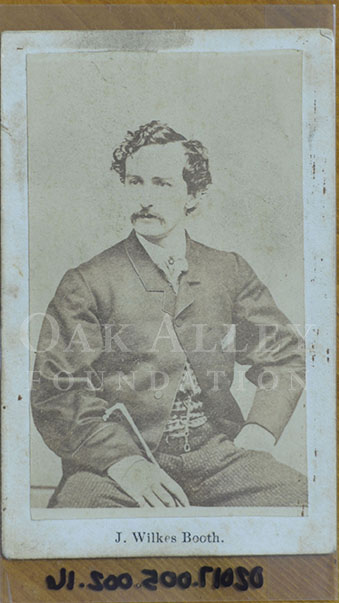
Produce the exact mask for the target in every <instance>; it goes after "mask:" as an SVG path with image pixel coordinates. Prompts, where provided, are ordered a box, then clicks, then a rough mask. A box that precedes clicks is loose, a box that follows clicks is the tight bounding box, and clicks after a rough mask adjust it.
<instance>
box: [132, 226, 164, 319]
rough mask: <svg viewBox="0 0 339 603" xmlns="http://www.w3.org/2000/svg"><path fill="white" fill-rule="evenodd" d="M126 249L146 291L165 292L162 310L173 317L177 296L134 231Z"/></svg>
mask: <svg viewBox="0 0 339 603" xmlns="http://www.w3.org/2000/svg"><path fill="white" fill-rule="evenodd" d="M125 249H126V253H127V256H128V258H129V260H130V262H131V264H132V266H133V268H134V270H135V272H136V273H137V275H138V277H139V278H140V280H141V282H142V284H143V286H144V287H145V289H146V291H158V292H163V293H164V296H163V306H162V309H163V311H164V312H167V313H168V314H172V315H173V313H174V307H175V297H176V295H175V293H174V291H173V289H172V287H171V286H170V284H169V283H168V282H167V280H166V278H165V277H164V275H163V274H162V272H161V270H159V268H158V267H157V266H156V265H155V264H154V262H153V261H152V260H151V258H150V256H149V255H148V253H147V251H146V250H145V249H144V247H143V246H142V245H141V243H140V241H139V240H138V237H137V236H136V234H135V231H134V230H132V232H131V234H130V235H129V236H128V237H127V239H126V240H125Z"/></svg>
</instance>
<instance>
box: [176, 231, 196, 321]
mask: <svg viewBox="0 0 339 603" xmlns="http://www.w3.org/2000/svg"><path fill="white" fill-rule="evenodd" d="M186 246H187V247H186V259H187V263H188V271H187V272H186V273H184V274H183V275H182V277H181V279H180V284H179V291H178V295H177V298H176V304H175V318H177V316H179V314H181V313H182V312H183V311H184V310H186V308H188V307H189V306H190V305H191V304H193V302H194V298H195V295H196V291H197V287H196V285H199V284H200V275H199V274H198V270H199V251H198V248H197V245H195V243H194V241H192V239H191V238H190V236H189V235H188V233H187V232H186Z"/></svg>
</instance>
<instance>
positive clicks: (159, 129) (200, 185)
mask: <svg viewBox="0 0 339 603" xmlns="http://www.w3.org/2000/svg"><path fill="white" fill-rule="evenodd" d="M169 142H181V143H182V145H183V147H184V148H185V149H186V151H185V155H186V165H185V166H184V168H183V171H182V176H183V179H184V180H185V182H186V185H187V193H188V194H189V195H193V196H194V197H196V195H197V194H198V193H205V192H206V190H207V187H208V185H209V184H211V182H212V178H211V174H210V172H209V168H208V157H207V150H206V148H205V147H204V146H203V145H202V144H201V142H199V140H187V138H185V136H183V135H182V134H178V132H175V130H173V129H172V128H170V127H169V126H168V125H167V124H164V123H161V122H160V121H156V120H153V121H151V122H149V123H148V124H145V125H143V126H140V128H138V130H135V132H130V131H128V132H127V135H126V137H125V138H124V140H123V141H122V143H121V144H120V146H119V147H117V148H116V149H115V150H114V151H113V161H112V166H111V169H112V170H115V171H116V172H117V173H118V174H119V176H120V180H121V182H125V176H126V159H127V157H130V156H131V155H133V154H134V153H136V152H137V151H138V150H139V149H141V147H143V146H147V145H150V144H167V143H169Z"/></svg>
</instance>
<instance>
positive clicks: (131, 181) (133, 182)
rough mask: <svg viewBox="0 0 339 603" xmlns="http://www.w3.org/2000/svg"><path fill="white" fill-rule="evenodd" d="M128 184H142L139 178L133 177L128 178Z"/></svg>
mask: <svg viewBox="0 0 339 603" xmlns="http://www.w3.org/2000/svg"><path fill="white" fill-rule="evenodd" d="M128 184H141V182H140V180H139V179H138V178H131V179H129V180H128Z"/></svg>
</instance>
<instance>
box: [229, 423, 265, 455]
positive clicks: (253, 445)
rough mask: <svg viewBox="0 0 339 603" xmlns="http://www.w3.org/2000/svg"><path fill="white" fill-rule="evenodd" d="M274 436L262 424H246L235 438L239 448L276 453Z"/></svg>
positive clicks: (235, 443)
mask: <svg viewBox="0 0 339 603" xmlns="http://www.w3.org/2000/svg"><path fill="white" fill-rule="evenodd" d="M274 442H275V440H274V436H273V435H272V434H271V433H270V432H269V431H267V430H266V429H264V428H263V427H260V425H255V424H249V425H245V426H244V427H243V428H242V430H241V431H240V433H238V435H237V437H236V438H235V440H234V445H235V446H236V447H237V448H245V450H257V451H263V452H269V453H270V454H273V453H274Z"/></svg>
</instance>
